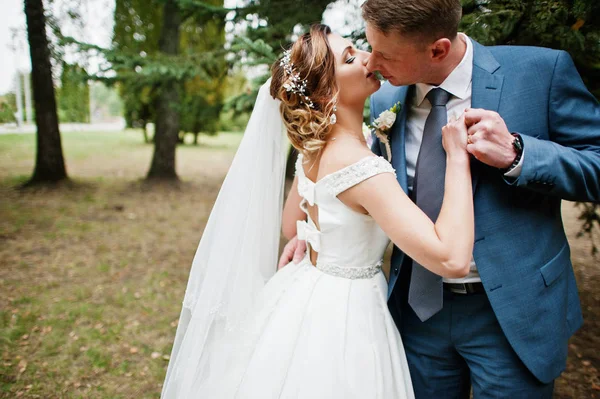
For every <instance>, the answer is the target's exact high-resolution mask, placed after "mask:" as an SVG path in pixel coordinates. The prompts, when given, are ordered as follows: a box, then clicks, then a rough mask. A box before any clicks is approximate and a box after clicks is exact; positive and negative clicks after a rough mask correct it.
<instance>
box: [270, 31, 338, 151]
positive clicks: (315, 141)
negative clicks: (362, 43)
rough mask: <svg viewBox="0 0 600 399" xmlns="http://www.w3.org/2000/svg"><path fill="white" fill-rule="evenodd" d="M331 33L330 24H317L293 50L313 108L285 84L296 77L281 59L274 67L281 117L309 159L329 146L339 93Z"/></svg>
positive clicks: (274, 89)
mask: <svg viewBox="0 0 600 399" xmlns="http://www.w3.org/2000/svg"><path fill="white" fill-rule="evenodd" d="M330 33H331V28H329V26H327V25H322V24H316V25H313V26H311V28H310V31H309V32H308V33H306V34H304V35H302V36H301V37H300V38H299V39H298V40H297V41H296V42H295V43H294V44H293V45H292V47H291V49H290V51H291V53H290V62H291V63H293V69H294V73H296V74H298V75H299V77H300V79H303V80H305V81H306V91H305V94H306V95H307V96H308V97H309V98H310V101H311V102H312V107H311V106H310V104H307V102H306V101H305V100H304V99H303V98H302V96H301V95H300V94H299V93H296V92H291V91H288V90H287V89H286V88H285V87H284V85H286V84H290V83H292V79H291V76H290V75H289V74H288V73H287V72H286V71H285V69H284V67H283V66H282V65H280V63H279V62H276V63H275V64H273V67H272V70H271V72H272V78H271V95H272V96H273V98H275V99H279V100H281V108H280V110H281V116H282V118H283V121H284V124H285V126H286V128H287V134H288V138H289V140H290V142H291V143H292V145H293V146H294V147H295V148H296V149H297V150H298V151H299V152H301V153H302V154H303V155H304V156H305V157H306V158H307V159H314V158H315V157H316V156H317V155H318V153H319V152H320V150H321V149H322V148H323V147H324V146H325V143H326V139H327V136H328V135H329V133H330V132H331V124H330V122H329V121H330V117H331V115H332V114H333V108H334V106H335V100H336V97H337V94H338V88H337V85H336V83H335V57H334V55H333V52H332V51H331V48H330V47H329V42H328V41H327V35H329V34H330Z"/></svg>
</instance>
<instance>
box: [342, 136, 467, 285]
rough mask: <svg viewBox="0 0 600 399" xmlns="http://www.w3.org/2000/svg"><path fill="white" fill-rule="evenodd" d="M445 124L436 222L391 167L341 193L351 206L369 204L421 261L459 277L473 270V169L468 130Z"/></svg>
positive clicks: (370, 210)
mask: <svg viewBox="0 0 600 399" xmlns="http://www.w3.org/2000/svg"><path fill="white" fill-rule="evenodd" d="M445 129H446V130H445V132H444V135H445V136H444V145H445V147H448V148H446V152H447V158H446V159H447V165H446V178H445V191H444V201H443V204H442V209H441V211H440V214H439V216H438V219H437V221H436V223H435V224H434V223H433V222H432V221H431V219H429V217H427V215H425V214H424V213H423V211H422V210H421V209H420V208H419V207H417V206H416V205H415V204H414V203H413V202H412V201H411V200H410V198H408V196H407V195H406V194H405V193H404V191H403V190H402V188H401V187H400V185H399V184H398V181H397V180H396V178H395V177H394V175H393V174H391V173H382V174H379V175H376V176H373V177H372V178H370V179H367V180H365V181H364V182H362V183H360V184H358V185H356V186H354V187H352V188H350V189H348V190H346V191H345V192H343V193H341V194H340V195H339V196H338V198H340V200H342V201H343V202H344V203H346V204H347V205H349V206H352V205H358V206H359V207H362V208H364V209H365V210H366V211H367V212H368V213H369V214H370V215H371V216H372V217H373V218H374V219H375V221H377V223H378V224H379V225H380V226H381V228H382V229H383V230H384V231H385V233H386V234H387V235H388V237H390V239H391V240H392V241H393V242H394V244H396V246H398V248H400V249H401V250H402V251H403V252H404V253H406V254H407V255H408V256H410V257H411V258H413V259H414V260H416V261H417V262H418V263H420V264H421V265H423V266H424V267H426V268H427V269H429V270H431V271H432V272H434V273H436V274H438V275H441V276H443V277H449V278H458V277H463V276H465V275H466V274H467V273H468V272H469V264H470V261H471V257H472V254H473V243H474V230H475V228H474V216H473V193H472V183H471V170H470V165H469V156H468V154H467V152H466V150H464V147H463V146H465V147H466V131H464V132H463V131H462V130H460V131H459V130H456V129H455V130H453V131H448V129H447V128H445ZM463 133H464V142H463V140H462V139H463V136H462V135H463ZM448 134H452V135H455V136H454V137H453V139H454V140H455V141H453V142H450V143H449V142H448V140H449V137H446V136H447V135H448ZM459 136H460V137H459ZM461 147H463V148H461Z"/></svg>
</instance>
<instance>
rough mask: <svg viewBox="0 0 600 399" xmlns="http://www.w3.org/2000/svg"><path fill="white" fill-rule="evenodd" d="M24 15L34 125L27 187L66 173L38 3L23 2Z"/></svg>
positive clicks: (31, 0) (48, 53)
mask: <svg viewBox="0 0 600 399" xmlns="http://www.w3.org/2000/svg"><path fill="white" fill-rule="evenodd" d="M25 16H26V18H27V37H28V40H29V52H30V54H31V81H32V83H33V103H34V107H35V124H36V126H37V154H36V159H35V168H34V171H33V176H32V177H31V180H30V181H29V182H28V183H27V184H34V183H46V182H57V181H60V180H63V179H67V171H66V169H65V161H64V158H63V153H62V145H61V140H60V131H59V130H58V116H57V114H56V98H55V95H54V83H53V81H52V67H51V65H50V51H49V49H48V39H47V37H46V18H45V16H44V5H43V4H42V0H25Z"/></svg>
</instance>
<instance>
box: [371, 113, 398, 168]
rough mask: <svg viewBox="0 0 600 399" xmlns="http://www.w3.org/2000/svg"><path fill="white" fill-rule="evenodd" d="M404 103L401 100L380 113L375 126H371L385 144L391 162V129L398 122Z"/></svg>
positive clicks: (374, 122)
mask: <svg viewBox="0 0 600 399" xmlns="http://www.w3.org/2000/svg"><path fill="white" fill-rule="evenodd" d="M401 107H402V104H400V103H399V102H398V103H396V104H394V106H393V107H392V108H390V109H388V110H386V111H383V112H382V113H380V114H379V116H378V117H377V119H375V120H374V121H373V126H369V128H370V129H371V130H372V131H373V133H375V136H377V138H378V139H379V141H381V142H382V143H383V145H385V151H386V153H387V159H388V161H389V162H391V161H392V149H391V148H390V137H389V134H390V129H391V128H392V126H393V125H394V122H396V117H397V116H398V112H399V111H400V109H401Z"/></svg>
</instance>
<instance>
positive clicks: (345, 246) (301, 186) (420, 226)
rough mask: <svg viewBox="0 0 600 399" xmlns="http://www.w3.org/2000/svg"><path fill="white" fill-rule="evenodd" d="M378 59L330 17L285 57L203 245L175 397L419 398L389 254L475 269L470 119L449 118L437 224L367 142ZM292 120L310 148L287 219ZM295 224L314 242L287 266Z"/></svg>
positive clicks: (302, 146) (190, 292)
mask: <svg viewBox="0 0 600 399" xmlns="http://www.w3.org/2000/svg"><path fill="white" fill-rule="evenodd" d="M368 57H369V53H366V52H363V51H359V50H357V49H355V48H354V47H353V46H352V45H351V43H350V42H349V41H347V40H346V39H344V38H342V37H341V36H339V35H337V34H334V33H332V32H331V31H330V29H329V27H327V26H324V25H315V26H313V27H312V28H311V29H310V32H309V33H307V34H305V35H303V36H302V37H300V38H299V39H298V40H297V41H296V42H295V43H294V44H293V46H292V47H291V49H290V50H288V51H286V53H285V54H284V57H283V58H282V60H281V61H280V62H279V63H277V64H275V65H274V67H273V69H272V78H271V79H270V83H269V82H267V83H266V84H265V85H264V86H263V87H262V88H261V89H260V92H259V95H258V98H257V101H256V105H255V108H254V111H253V113H252V116H251V119H250V121H249V123H248V126H247V128H246V132H245V135H244V138H243V140H242V143H241V144H240V148H239V149H238V152H237V154H236V156H235V158H234V161H233V163H232V166H231V168H230V170H229V173H228V175H227V177H226V179H225V182H224V183H223V186H222V188H221V192H220V193H219V196H218V198H217V201H216V203H215V206H214V208H213V210H212V213H211V216H210V219H209V221H208V224H207V226H206V229H205V231H204V234H203V237H202V240H201V241H200V245H199V247H198V251H197V252H196V256H195V258H194V261H193V264H192V270H191V273H190V277H189V281H188V285H187V289H186V293H185V297H184V302H183V308H182V312H181V315H180V319H179V325H178V328H177V333H176V336H175V343H174V346H173V351H172V355H171V360H170V363H169V367H168V370H167V375H166V380H165V383H164V386H163V391H162V398H179V399H181V398H207V399H230V398H243V399H254V398H256V399H268V398H307V399H308V398H310V399H314V398H328V399H331V398H339V399H347V398H360V399H366V398H384V399H386V398H389V399H392V398H393V399H399V398H412V397H413V391H412V385H411V380H410V375H409V371H408V365H407V362H406V358H405V355H404V349H403V346H402V341H401V339H400V335H399V333H398V331H397V329H396V327H395V325H394V322H393V321H392V318H391V316H390V314H389V313H388V309H387V305H386V292H387V283H386V279H385V276H384V275H383V273H382V272H381V259H382V257H383V253H384V250H385V248H386V246H387V245H388V242H389V239H391V240H392V241H393V242H394V244H396V245H397V246H398V247H399V248H400V249H402V251H404V252H405V253H406V254H408V255H409V256H410V257H411V258H413V259H415V260H416V261H417V262H419V263H420V264H421V265H423V266H425V267H426V268H428V269H429V270H431V271H432V272H434V273H436V274H439V275H441V276H444V277H460V276H464V275H466V274H467V272H468V270H469V261H470V258H471V254H472V247H473V235H474V226H473V201H472V193H471V176H470V169H469V157H468V155H467V152H466V141H467V130H466V128H465V125H464V121H463V120H462V119H459V120H455V121H451V122H450V123H449V124H448V125H446V126H445V127H444V128H443V145H444V149H445V150H446V155H447V166H446V182H447V183H446V186H445V187H446V189H445V194H444V202H443V205H442V209H441V212H440V215H439V217H438V219H437V222H436V223H435V224H434V223H432V221H431V220H430V219H429V218H428V217H427V216H426V215H425V214H424V213H423V212H422V211H421V210H420V209H419V208H418V207H417V206H416V205H415V204H414V203H413V202H412V201H411V200H410V199H409V197H408V196H407V195H406V194H405V193H404V192H403V191H402V189H401V187H400V185H399V184H398V182H397V181H396V177H395V172H394V169H393V168H392V166H391V165H390V163H388V162H387V161H386V160H385V159H383V158H381V157H377V156H374V154H373V153H371V152H370V150H369V149H368V148H367V146H366V143H365V140H364V137H363V134H362V111H363V106H364V102H365V100H366V99H367V97H368V96H369V95H371V94H372V93H374V92H375V91H376V90H377V89H378V88H379V85H380V83H379V81H378V80H377V79H376V78H375V77H374V76H373V75H372V74H370V73H369V72H368V70H367V69H366V63H367V58H368ZM269 85H270V87H269ZM333 115H335V116H333ZM284 131H285V132H286V133H287V136H288V138H289V140H290V141H291V143H292V145H293V146H294V147H295V148H296V149H297V150H298V151H299V153H300V156H299V157H298V161H297V163H296V178H295V180H294V184H293V187H292V191H291V193H290V194H289V196H288V200H287V203H286V207H285V211H284V215H283V218H282V212H281V211H280V210H281V209H282V205H283V200H282V197H283V180H284V168H285V145H284V141H283V140H282V132H284ZM282 219H283V220H282ZM282 223H283V230H284V232H285V233H286V235H290V236H293V235H296V234H297V235H298V237H299V238H300V239H303V240H306V242H307V243H308V253H307V256H306V257H305V258H304V260H302V261H301V262H299V263H298V264H294V263H290V264H289V265H287V266H285V267H284V268H282V269H281V270H279V271H278V272H277V273H275V270H276V265H277V256H278V246H279V234H280V229H281V227H282ZM388 237H389V238H388Z"/></svg>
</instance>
